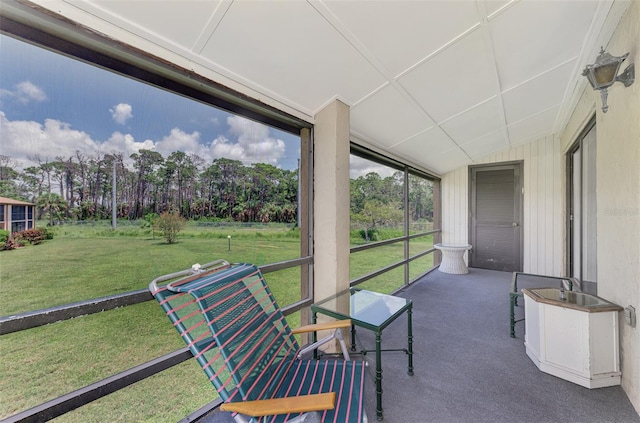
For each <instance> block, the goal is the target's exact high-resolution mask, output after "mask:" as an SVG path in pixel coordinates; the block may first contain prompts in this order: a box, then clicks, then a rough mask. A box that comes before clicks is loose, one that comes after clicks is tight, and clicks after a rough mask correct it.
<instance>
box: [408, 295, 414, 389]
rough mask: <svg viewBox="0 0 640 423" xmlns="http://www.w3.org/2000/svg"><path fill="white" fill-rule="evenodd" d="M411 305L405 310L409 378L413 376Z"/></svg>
mask: <svg viewBox="0 0 640 423" xmlns="http://www.w3.org/2000/svg"><path fill="white" fill-rule="evenodd" d="M412 309H413V305H411V306H409V308H408V309H407V340H408V343H409V345H408V351H407V355H409V370H408V372H407V373H409V376H413V330H412V324H411V320H412V318H411V317H412V314H413V310H412Z"/></svg>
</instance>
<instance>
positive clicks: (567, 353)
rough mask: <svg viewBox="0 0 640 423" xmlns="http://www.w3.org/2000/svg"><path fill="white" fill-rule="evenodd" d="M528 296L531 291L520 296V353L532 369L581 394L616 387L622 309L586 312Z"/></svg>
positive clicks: (603, 308) (618, 374) (585, 310)
mask: <svg viewBox="0 0 640 423" xmlns="http://www.w3.org/2000/svg"><path fill="white" fill-rule="evenodd" d="M532 291H536V290H535V289H531V290H526V289H525V290H523V292H524V293H525V295H524V300H525V303H524V304H525V347H526V352H527V355H528V356H529V358H531V360H532V361H533V362H534V364H535V365H536V366H537V367H538V368H539V369H540V370H541V371H543V372H545V373H549V374H551V375H554V376H557V377H559V378H562V379H565V380H568V381H570V382H573V383H576V384H578V385H581V386H584V387H585V388H590V389H591V388H601V387H605V386H613V385H620V376H621V373H620V358H619V342H618V309H620V310H621V308H619V307H618V306H616V305H614V304H611V306H612V307H609V308H606V307H600V308H593V309H591V310H589V307H586V308H584V309H580V307H567V305H568V304H566V303H564V304H563V303H561V302H557V304H554V301H550V300H546V301H544V302H541V301H539V300H538V299H537V298H535V296H532V295H531V292H532ZM539 291H542V290H539ZM557 291H559V290H557ZM572 294H573V293H572ZM583 295H584V294H583ZM563 305H565V306H563Z"/></svg>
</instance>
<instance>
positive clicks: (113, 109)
mask: <svg viewBox="0 0 640 423" xmlns="http://www.w3.org/2000/svg"><path fill="white" fill-rule="evenodd" d="M0 63H1V64H2V65H1V68H0V154H2V155H7V156H11V157H13V158H14V159H15V160H17V161H18V163H19V166H20V167H23V166H29V165H32V164H34V163H33V161H32V160H30V159H33V158H36V157H39V158H40V160H41V161H52V160H55V159H56V157H69V156H71V155H74V154H75V151H76V150H78V151H80V152H81V153H83V154H85V155H96V154H109V153H113V152H123V153H124V154H125V157H128V156H129V155H131V154H132V153H135V152H137V151H138V149H140V148H146V149H151V150H155V151H158V152H160V153H161V154H162V155H163V156H164V157H165V158H166V157H167V156H168V155H169V154H170V153H171V152H173V151H177V150H180V151H185V152H187V153H193V154H197V155H198V156H200V157H201V158H203V159H205V160H206V162H207V163H210V162H211V160H213V159H215V158H219V157H226V158H230V159H237V160H242V161H243V162H244V163H245V164H247V165H249V164H251V163H255V162H263V163H270V164H273V165H275V166H278V167H282V168H284V169H294V168H296V166H297V159H298V157H299V150H300V148H299V139H298V137H297V136H295V135H292V134H289V133H286V132H282V131H279V130H276V129H273V128H269V127H266V126H264V125H261V124H258V123H256V122H253V121H250V120H247V119H244V118H241V117H238V116H233V115H230V114H228V113H226V112H223V111H221V110H219V109H216V108H214V107H211V106H207V105H203V104H201V103H198V102H196V101H193V100H189V99H186V98H184V97H181V96H178V95H175V94H172V93H169V92H166V91H163V90H161V89H158V88H155V87H151V86H149V85H146V84H143V83H140V82H137V81H134V80H132V79H129V78H125V77H122V76H120V75H117V74H114V73H112V72H109V71H105V70H102V69H99V68H97V67H95V66H92V65H87V64H85V63H81V62H79V61H76V60H73V59H69V58H67V57H64V56H62V55H59V54H56V53H52V52H50V51H47V50H44V49H42V48H39V47H35V46H32V45H29V44H26V43H24V42H21V41H18V40H15V39H13V38H10V37H7V36H4V35H0Z"/></svg>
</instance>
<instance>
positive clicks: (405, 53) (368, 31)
mask: <svg viewBox="0 0 640 423" xmlns="http://www.w3.org/2000/svg"><path fill="white" fill-rule="evenodd" d="M323 3H324V4H325V5H326V7H327V8H328V9H330V10H331V11H332V12H333V13H334V15H335V16H336V17H337V18H338V19H339V20H340V21H341V22H342V23H343V24H344V25H345V26H346V27H348V29H349V30H350V31H351V33H352V34H353V35H354V36H356V37H357V38H358V39H359V40H360V41H361V42H362V43H363V44H364V46H365V47H366V48H367V49H368V50H369V51H370V52H371V53H373V54H374V56H375V57H376V58H377V59H378V60H379V61H380V62H382V64H383V65H384V66H385V68H386V69H387V70H388V71H389V72H390V73H391V75H392V76H397V75H398V74H400V73H401V72H403V71H405V70H406V69H407V68H409V67H411V66H413V65H415V64H416V63H418V62H419V61H421V60H422V59H424V58H426V57H427V56H429V55H430V54H432V53H433V52H435V51H436V50H438V49H440V48H441V47H442V46H444V45H446V44H447V43H449V42H450V41H451V40H453V39H454V38H456V37H458V36H460V35H461V34H463V33H464V32H465V31H467V30H469V29H470V28H472V27H473V26H476V25H478V24H479V19H478V13H477V7H476V3H475V0H458V1H450V0H440V1H437V0H432V1H371V2H367V6H366V7H362V3H361V2H357V1H326V2H323ZM399 46H402V47H401V48H399Z"/></svg>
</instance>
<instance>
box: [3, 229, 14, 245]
mask: <svg viewBox="0 0 640 423" xmlns="http://www.w3.org/2000/svg"><path fill="white" fill-rule="evenodd" d="M10 235H11V232H9V231H7V230H6V229H0V244H4V243H5V242H7V239H9V236H10Z"/></svg>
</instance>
